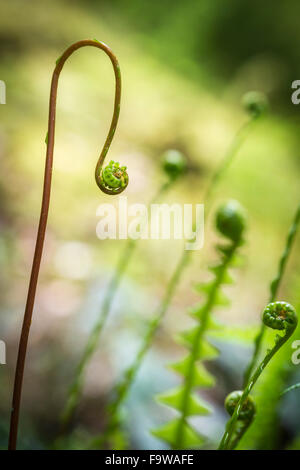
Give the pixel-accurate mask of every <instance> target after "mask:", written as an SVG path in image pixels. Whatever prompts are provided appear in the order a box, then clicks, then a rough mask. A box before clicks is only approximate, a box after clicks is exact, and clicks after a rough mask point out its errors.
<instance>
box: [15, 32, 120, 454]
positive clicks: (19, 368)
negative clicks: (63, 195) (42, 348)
mask: <svg viewBox="0 0 300 470" xmlns="http://www.w3.org/2000/svg"><path fill="white" fill-rule="evenodd" d="M85 46H93V47H96V48H98V49H100V50H102V51H104V52H105V53H106V54H107V55H108V57H109V58H110V60H111V63H112V66H113V69H114V75H115V80H116V85H115V101H114V111H113V117H112V121H111V125H110V128H109V131H108V134H107V137H106V140H105V143H104V146H103V149H102V151H101V153H100V156H99V159H98V162H97V164H96V170H95V179H96V183H97V185H98V186H99V188H100V189H101V190H102V191H103V192H106V193H108V194H112V193H111V192H109V191H108V190H106V188H104V187H103V184H102V181H101V179H100V174H101V170H102V166H103V163H104V159H105V156H106V154H107V152H108V150H109V147H110V144H111V142H112V139H113V137H114V134H115V130H116V126H117V123H118V118H119V113H120V99H121V74H120V67H119V64H118V60H117V58H116V56H115V55H114V53H113V52H112V51H111V49H110V48H109V47H108V46H107V45H106V44H104V43H101V42H99V41H96V40H90V39H86V40H82V41H79V42H76V43H74V44H72V45H71V46H70V47H69V48H68V49H66V51H65V52H64V53H63V54H62V56H61V57H60V58H59V59H58V60H57V62H56V67H55V69H54V72H53V75H52V82H51V90H50V102H49V119H48V134H47V138H46V144H47V152H46V164H45V173H44V188H43V197H42V206H41V213H40V221H39V227H38V233H37V239H36V245H35V252H34V257H33V264H32V270H31V276H30V282H29V288H28V295H27V301H26V307H25V313H24V319H23V325H22V331H21V336H20V342H19V351H18V358H17V365H16V371H15V381H14V391H13V399H12V409H11V420H10V433H9V443H8V448H9V449H10V450H15V449H16V446H17V436H18V424H19V414H20V404H21V395H22V384H23V376H24V368H25V359H26V352H27V344H28V338H29V332H30V326H31V321H32V311H33V307H34V301H35V294H36V288H37V282H38V276H39V269H40V263H41V258H42V253H43V247H44V239H45V232H46V227H47V219H48V211H49V204H50V193H51V179H52V164H53V151H54V136H55V116H56V98H57V87H58V79H59V76H60V73H61V71H62V68H63V66H64V64H65V62H66V60H67V59H68V58H69V57H70V55H71V54H73V52H75V51H76V50H77V49H80V48H81V47H85ZM123 189H125V187H124V188H120V190H119V191H118V192H115V193H114V194H118V193H120V192H121V191H123Z"/></svg>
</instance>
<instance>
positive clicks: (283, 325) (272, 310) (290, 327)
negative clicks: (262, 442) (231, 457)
mask: <svg viewBox="0 0 300 470" xmlns="http://www.w3.org/2000/svg"><path fill="white" fill-rule="evenodd" d="M262 320H263V323H264V325H266V326H267V327H269V328H272V329H274V330H278V331H284V335H283V336H282V335H279V334H277V335H276V336H275V342H274V346H273V347H272V348H271V349H268V350H267V352H266V355H265V357H264V359H263V360H262V361H261V363H260V364H259V365H258V367H257V368H256V370H255V372H254V373H253V375H252V376H251V377H250V378H249V380H248V382H247V384H246V386H245V388H244V390H243V393H242V395H241V397H240V399H239V401H238V403H237V405H236V407H235V410H234V413H233V415H232V417H231V419H230V420H229V421H228V423H227V425H226V429H225V433H224V435H223V437H222V440H221V443H220V446H219V449H220V450H225V449H231V446H230V443H231V440H232V438H233V436H234V433H235V432H236V426H237V422H238V420H239V417H240V414H241V411H242V409H243V406H244V404H245V402H246V400H247V398H248V396H249V394H250V392H251V390H252V388H253V387H254V385H255V383H256V382H257V380H258V378H259V377H260V375H261V374H262V372H263V370H264V369H265V367H266V366H267V364H268V363H269V362H270V360H271V359H272V357H273V356H274V355H275V354H276V352H277V351H279V349H280V348H281V347H282V346H283V345H284V344H285V343H286V341H287V340H288V339H289V338H290V337H291V335H292V334H293V333H294V331H295V329H296V327H297V324H298V317H297V314H296V311H295V309H294V307H293V306H292V305H291V304H289V303H287V302H271V303H269V304H268V305H267V306H266V307H265V308H264V310H263V313H262ZM236 443H238V441H237V442H236Z"/></svg>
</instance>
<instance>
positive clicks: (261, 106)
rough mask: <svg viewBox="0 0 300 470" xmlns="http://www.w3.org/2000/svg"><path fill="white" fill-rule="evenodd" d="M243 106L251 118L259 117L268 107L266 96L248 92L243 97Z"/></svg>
mask: <svg viewBox="0 0 300 470" xmlns="http://www.w3.org/2000/svg"><path fill="white" fill-rule="evenodd" d="M243 105H244V107H245V109H246V110H247V111H248V113H249V114H251V115H252V116H253V117H259V116H260V115H261V114H263V113H264V112H266V111H267V109H268V106H269V104H268V100H267V97H266V95H265V94H264V93H260V92H259V91H248V93H246V94H245V95H244V97H243Z"/></svg>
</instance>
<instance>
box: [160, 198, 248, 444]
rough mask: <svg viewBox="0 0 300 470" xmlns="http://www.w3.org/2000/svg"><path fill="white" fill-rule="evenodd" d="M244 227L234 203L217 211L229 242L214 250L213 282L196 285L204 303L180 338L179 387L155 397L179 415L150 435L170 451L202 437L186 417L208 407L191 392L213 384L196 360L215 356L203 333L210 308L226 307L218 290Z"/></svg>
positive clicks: (227, 280)
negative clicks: (216, 252)
mask: <svg viewBox="0 0 300 470" xmlns="http://www.w3.org/2000/svg"><path fill="white" fill-rule="evenodd" d="M245 226H246V218H245V215H244V211H243V209H242V208H241V206H240V205H239V204H238V203H237V202H236V201H229V202H228V203H226V204H224V205H223V206H222V207H220V209H219V210H218V211H217V216H216V227H217V229H218V230H219V232H220V233H221V234H222V235H223V236H224V237H226V238H227V239H229V240H230V243H229V244H226V245H224V246H223V245H222V246H219V247H218V248H219V252H220V253H221V261H220V263H219V264H218V265H217V266H214V267H213V268H212V271H213V273H214V276H215V277H214V279H213V281H210V282H209V283H208V284H205V285H201V286H199V289H200V291H201V292H204V293H205V295H206V300H205V302H204V304H201V305H200V306H199V305H197V306H196V307H195V308H194V309H192V311H191V314H192V316H193V317H194V318H196V320H197V325H196V327H193V328H192V329H191V330H188V331H187V332H184V333H183V334H182V335H181V336H180V341H181V342H182V343H183V344H184V345H185V346H186V347H187V348H188V349H189V353H188V355H187V356H185V357H184V358H183V360H181V361H180V362H177V363H176V364H173V365H172V366H171V367H172V369H173V370H175V371H176V372H177V373H179V374H180V375H181V376H182V377H183V384H182V385H180V386H179V387H177V388H176V389H175V390H171V391H170V392H166V393H163V394H162V395H160V396H159V397H158V399H159V402H160V403H163V404H165V405H168V406H170V407H172V408H174V409H176V411H177V412H179V417H178V418H175V419H174V420H172V421H171V422H169V423H167V424H166V425H164V426H163V427H161V428H160V429H158V430H155V431H154V432H153V434H154V435H155V436H156V437H158V438H160V439H162V440H164V441H166V442H167V443H168V444H169V445H170V446H171V447H172V449H182V448H193V447H199V445H201V444H202V443H203V438H202V436H199V435H198V434H197V433H196V432H195V430H194V429H193V428H192V427H191V426H190V424H189V422H188V418H189V417H190V416H192V415H205V414H208V413H209V408H208V407H207V406H206V404H205V403H202V402H201V401H200V400H199V398H198V397H197V396H196V394H195V393H194V389H195V388H199V387H210V386H212V385H213V384H214V379H213V377H212V376H211V375H210V374H209V373H208V372H207V371H206V369H205V367H204V365H203V364H202V363H201V364H199V361H203V360H209V359H213V358H214V357H216V356H217V354H218V353H217V350H216V349H215V348H214V347H213V346H212V345H211V344H210V343H209V342H208V341H207V339H206V333H208V332H209V330H211V329H212V328H214V323H213V320H212V318H211V312H212V310H213V308H214V307H216V306H218V305H228V299H227V298H226V297H225V296H224V294H223V293H222V291H221V290H220V288H221V286H222V285H223V284H226V283H227V284H228V283H232V279H231V277H230V275H229V274H228V269H229V268H230V266H231V265H232V263H233V261H234V258H235V257H236V253H237V250H238V248H239V247H240V246H241V244H242V243H243V233H244V230H245ZM199 289H198V290H199Z"/></svg>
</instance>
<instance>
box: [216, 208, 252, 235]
mask: <svg viewBox="0 0 300 470" xmlns="http://www.w3.org/2000/svg"><path fill="white" fill-rule="evenodd" d="M216 225H217V229H218V230H219V232H220V233H221V234H222V235H224V237H226V238H229V239H230V240H232V241H233V242H238V241H239V240H240V239H241V236H242V234H243V232H244V230H245V226H246V217H245V214H244V210H243V208H242V207H241V205H240V204H239V203H238V202H237V201H228V202H226V204H224V205H223V206H222V207H220V208H219V210H218V212H217V217H216Z"/></svg>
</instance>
